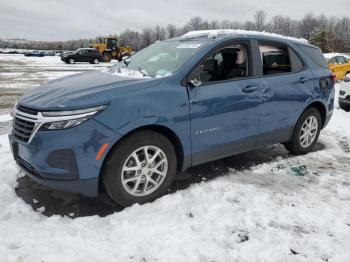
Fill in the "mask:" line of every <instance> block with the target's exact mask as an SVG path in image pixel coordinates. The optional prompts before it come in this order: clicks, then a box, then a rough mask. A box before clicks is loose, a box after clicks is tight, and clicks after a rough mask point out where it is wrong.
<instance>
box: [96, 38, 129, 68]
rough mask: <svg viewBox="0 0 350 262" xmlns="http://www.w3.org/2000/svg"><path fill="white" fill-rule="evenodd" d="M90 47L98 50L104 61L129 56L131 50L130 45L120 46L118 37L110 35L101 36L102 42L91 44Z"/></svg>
mask: <svg viewBox="0 0 350 262" xmlns="http://www.w3.org/2000/svg"><path fill="white" fill-rule="evenodd" d="M91 47H92V48H96V49H97V50H99V51H100V53H101V55H102V57H103V60H104V61H105V62H109V61H111V59H118V60H119V61H121V60H122V58H123V57H124V56H130V55H131V53H132V52H133V50H132V48H131V46H121V45H119V44H118V39H117V38H112V37H106V38H103V39H102V43H100V44H92V45H91Z"/></svg>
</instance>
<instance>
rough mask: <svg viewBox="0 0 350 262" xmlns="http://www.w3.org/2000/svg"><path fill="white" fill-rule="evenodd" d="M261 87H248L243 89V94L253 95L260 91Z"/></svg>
mask: <svg viewBox="0 0 350 262" xmlns="http://www.w3.org/2000/svg"><path fill="white" fill-rule="evenodd" d="M258 89H259V86H246V87H244V88H242V92H244V93H253V92H254V91H256V90H258Z"/></svg>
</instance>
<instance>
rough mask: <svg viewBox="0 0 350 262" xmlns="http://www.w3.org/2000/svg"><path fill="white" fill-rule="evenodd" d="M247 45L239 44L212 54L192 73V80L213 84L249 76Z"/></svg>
mask: <svg viewBox="0 0 350 262" xmlns="http://www.w3.org/2000/svg"><path fill="white" fill-rule="evenodd" d="M249 61H250V59H249V54H248V48H247V45H243V44H237V45H229V46H226V47H222V48H220V49H218V50H216V51H213V52H211V53H210V54H209V55H208V56H207V57H206V58H205V59H204V60H203V61H202V62H201V63H200V64H199V65H198V66H197V67H196V68H195V69H194V70H193V71H192V73H191V75H190V79H191V80H194V79H195V80H196V81H198V82H201V83H202V84H204V83H212V82H218V81H225V80H230V79H239V78H243V77H248V76H249Z"/></svg>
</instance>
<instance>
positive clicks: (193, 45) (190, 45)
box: [176, 44, 202, 48]
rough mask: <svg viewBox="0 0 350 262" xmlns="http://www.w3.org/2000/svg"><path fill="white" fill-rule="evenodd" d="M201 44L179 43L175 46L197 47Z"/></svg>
mask: <svg viewBox="0 0 350 262" xmlns="http://www.w3.org/2000/svg"><path fill="white" fill-rule="evenodd" d="M201 45H202V44H179V45H178V46H177V47H176V48H198V47H200V46H201Z"/></svg>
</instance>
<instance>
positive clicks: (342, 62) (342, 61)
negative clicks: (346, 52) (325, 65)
mask: <svg viewBox="0 0 350 262" xmlns="http://www.w3.org/2000/svg"><path fill="white" fill-rule="evenodd" d="M336 58H337V64H339V65H342V64H346V60H345V57H344V56H337V57H336Z"/></svg>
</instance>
